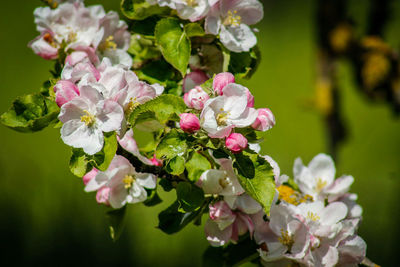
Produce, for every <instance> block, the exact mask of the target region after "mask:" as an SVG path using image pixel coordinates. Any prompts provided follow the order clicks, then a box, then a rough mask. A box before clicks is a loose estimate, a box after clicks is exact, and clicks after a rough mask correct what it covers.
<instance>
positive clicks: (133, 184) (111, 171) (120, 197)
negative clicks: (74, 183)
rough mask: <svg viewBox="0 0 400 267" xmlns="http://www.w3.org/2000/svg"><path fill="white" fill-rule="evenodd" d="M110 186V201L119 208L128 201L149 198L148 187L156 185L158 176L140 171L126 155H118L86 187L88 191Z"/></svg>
mask: <svg viewBox="0 0 400 267" xmlns="http://www.w3.org/2000/svg"><path fill="white" fill-rule="evenodd" d="M103 187H108V188H109V192H108V202H109V203H110V205H111V207H113V208H115V209H118V208H121V207H123V206H124V205H125V204H127V203H138V202H143V201H145V200H146V199H147V192H146V190H145V188H147V189H154V188H155V187H156V177H155V176H154V175H153V174H150V173H138V172H136V171H135V168H134V167H133V166H132V164H131V163H130V162H129V161H128V160H127V159H126V158H124V157H122V156H119V155H116V156H115V157H114V158H113V160H112V161H111V163H110V166H109V167H108V169H107V170H106V171H104V172H99V173H98V174H97V175H96V177H95V178H94V179H92V180H90V181H89V183H88V184H87V185H86V187H85V191H86V192H91V191H96V190H99V189H100V188H103Z"/></svg>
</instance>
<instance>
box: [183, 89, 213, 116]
mask: <svg viewBox="0 0 400 267" xmlns="http://www.w3.org/2000/svg"><path fill="white" fill-rule="evenodd" d="M209 98H210V96H209V95H208V94H207V93H206V92H204V90H203V89H201V87H200V86H196V87H195V88H193V89H191V90H190V91H189V92H187V93H186V94H185V95H184V96H183V100H184V101H185V104H186V105H187V106H188V107H189V108H194V109H198V110H202V109H203V107H204V103H205V102H206V101H207V100H208V99H209Z"/></svg>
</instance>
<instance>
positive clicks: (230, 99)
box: [180, 71, 275, 153]
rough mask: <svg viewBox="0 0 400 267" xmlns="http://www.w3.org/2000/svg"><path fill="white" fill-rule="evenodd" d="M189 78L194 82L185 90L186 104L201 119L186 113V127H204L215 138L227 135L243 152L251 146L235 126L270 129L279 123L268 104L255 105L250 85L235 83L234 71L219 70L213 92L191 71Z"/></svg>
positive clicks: (231, 144) (189, 129) (183, 124)
mask: <svg viewBox="0 0 400 267" xmlns="http://www.w3.org/2000/svg"><path fill="white" fill-rule="evenodd" d="M197 72H199V71H197ZM185 79H186V80H187V79H191V82H186V84H191V85H192V86H194V88H192V89H190V90H189V91H188V92H187V93H185V95H184V100H185V104H186V105H187V106H188V107H189V108H192V109H193V112H194V113H195V114H196V113H200V119H199V118H198V117H197V116H196V115H194V114H185V115H184V117H181V121H180V127H181V129H182V130H184V131H186V132H194V131H197V130H199V129H200V128H201V129H203V130H204V131H205V132H206V133H207V134H208V136H209V137H211V138H226V139H225V144H226V147H227V148H228V149H229V150H230V151H232V152H233V153H239V152H241V151H243V150H244V149H246V148H247V145H248V141H247V139H246V138H245V137H244V136H243V135H242V134H241V133H235V132H234V131H235V129H237V128H245V127H252V128H253V129H254V130H257V131H266V130H269V129H270V128H272V127H273V126H274V125H275V117H274V115H273V114H272V112H271V111H270V110H269V109H267V108H261V109H258V110H257V109H255V108H254V96H253V95H252V94H251V93H250V91H249V89H247V88H246V87H244V86H242V85H240V84H237V83H235V77H234V76H233V75H232V74H231V73H229V72H225V73H219V74H217V75H216V76H215V77H214V79H213V84H212V92H211V93H210V94H207V93H206V92H205V91H204V90H203V89H202V87H201V86H200V85H198V84H197V85H196V83H195V82H194V79H192V76H191V75H187V76H186V78H185ZM193 83H194V84H193ZM186 88H188V86H186Z"/></svg>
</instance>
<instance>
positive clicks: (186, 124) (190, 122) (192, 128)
mask: <svg viewBox="0 0 400 267" xmlns="http://www.w3.org/2000/svg"><path fill="white" fill-rule="evenodd" d="M179 117H180V118H181V120H180V121H179V126H180V127H181V129H182V130H183V131H184V132H187V133H194V132H196V131H198V130H200V121H199V118H197V116H196V115H195V114H193V113H182V114H180V115H179Z"/></svg>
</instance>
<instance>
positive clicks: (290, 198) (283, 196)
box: [276, 185, 312, 206]
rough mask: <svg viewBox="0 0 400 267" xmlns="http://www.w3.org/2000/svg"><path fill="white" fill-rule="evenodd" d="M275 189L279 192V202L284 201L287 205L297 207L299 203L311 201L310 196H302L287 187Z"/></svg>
mask: <svg viewBox="0 0 400 267" xmlns="http://www.w3.org/2000/svg"><path fill="white" fill-rule="evenodd" d="M276 189H277V190H278V192H279V197H278V198H279V200H283V201H286V202H287V203H289V204H292V205H295V206H297V205H299V204H300V203H304V202H309V201H312V197H311V196H310V195H304V196H302V195H301V194H300V193H299V192H297V191H295V190H293V189H292V188H291V187H289V186H287V185H280V186H278V187H277V188H276Z"/></svg>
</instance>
